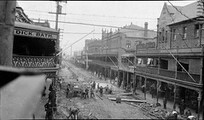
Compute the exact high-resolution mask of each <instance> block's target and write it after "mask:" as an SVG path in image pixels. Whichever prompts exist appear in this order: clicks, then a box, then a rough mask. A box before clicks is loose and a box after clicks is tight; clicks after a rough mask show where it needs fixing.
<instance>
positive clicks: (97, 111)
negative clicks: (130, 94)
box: [55, 61, 150, 119]
mask: <svg viewBox="0 0 204 120" xmlns="http://www.w3.org/2000/svg"><path fill="white" fill-rule="evenodd" d="M64 64H65V65H66V67H65V68H62V69H61V71H60V72H59V75H60V76H63V78H64V81H65V83H63V85H64V89H62V90H61V91H59V92H58V105H59V106H60V107H59V108H58V113H57V115H55V118H66V117H65V116H66V114H67V115H68V112H67V109H68V108H70V107H72V106H75V107H78V108H79V109H80V113H79V115H81V116H83V115H84V116H94V117H96V118H98V119H150V118H149V117H147V116H145V115H144V114H143V113H142V111H140V110H139V108H137V107H133V106H131V105H128V104H126V103H124V102H122V103H121V104H120V103H119V104H117V103H116V102H115V101H110V100H109V99H107V96H108V95H104V96H103V97H98V96H97V95H96V97H95V98H88V99H81V98H79V97H75V98H71V99H68V98H66V97H65V89H66V84H67V83H68V82H76V77H77V78H78V80H79V81H78V82H79V83H80V82H81V83H83V82H87V83H89V82H90V81H95V82H96V83H99V84H100V86H103V87H104V86H106V85H109V86H112V85H111V84H110V83H108V82H107V81H104V80H100V79H99V78H97V77H95V76H93V74H91V73H90V72H88V71H86V70H84V69H82V68H77V67H76V66H74V65H73V64H71V63H69V62H67V61H66V62H64ZM68 68H69V69H68ZM74 74H75V75H74ZM96 85H97V84H96ZM112 88H113V94H116V93H120V92H123V90H121V89H119V88H117V87H115V86H112Z"/></svg>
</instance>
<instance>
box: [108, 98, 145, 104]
mask: <svg viewBox="0 0 204 120" xmlns="http://www.w3.org/2000/svg"><path fill="white" fill-rule="evenodd" d="M108 99H109V100H113V101H116V98H108ZM121 101H125V102H140V103H141V102H142V103H146V100H135V99H123V98H122V99H121Z"/></svg>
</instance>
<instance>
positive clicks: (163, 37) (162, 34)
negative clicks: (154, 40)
mask: <svg viewBox="0 0 204 120" xmlns="http://www.w3.org/2000/svg"><path fill="white" fill-rule="evenodd" d="M163 42H164V28H163V29H162V43H163Z"/></svg>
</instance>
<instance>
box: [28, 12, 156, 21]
mask: <svg viewBox="0 0 204 120" xmlns="http://www.w3.org/2000/svg"><path fill="white" fill-rule="evenodd" d="M25 11H31V12H39V13H48V12H47V11H40V10H25ZM66 14H70V15H83V16H95V17H104V18H110V17H113V18H125V19H134V20H135V19H146V20H153V21H155V20H156V18H136V17H125V16H106V15H95V14H92V15H91V14H78V13H69V12H67V13H66Z"/></svg>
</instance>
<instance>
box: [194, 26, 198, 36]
mask: <svg viewBox="0 0 204 120" xmlns="http://www.w3.org/2000/svg"><path fill="white" fill-rule="evenodd" d="M194 37H195V38H198V37H199V24H196V25H195V29H194Z"/></svg>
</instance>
